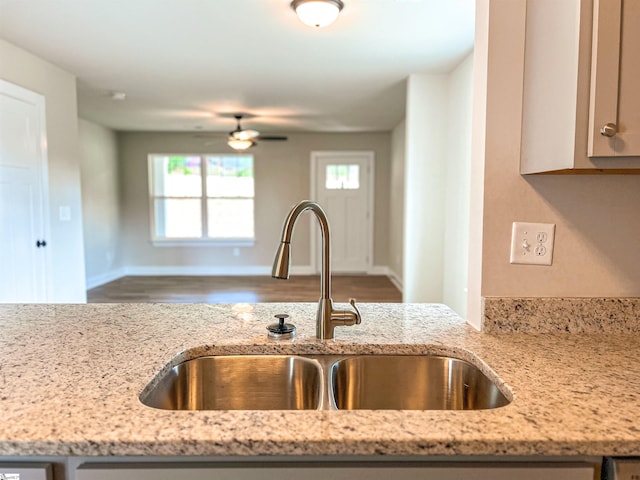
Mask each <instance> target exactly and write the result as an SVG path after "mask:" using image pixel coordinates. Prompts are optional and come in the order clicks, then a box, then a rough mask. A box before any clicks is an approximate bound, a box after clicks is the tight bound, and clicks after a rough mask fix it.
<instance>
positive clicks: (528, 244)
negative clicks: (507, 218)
mask: <svg viewBox="0 0 640 480" xmlns="http://www.w3.org/2000/svg"><path fill="white" fill-rule="evenodd" d="M555 231H556V225H555V223H525V222H513V227H512V229H511V263H518V264H525V265H551V264H552V263H553V240H554V238H555Z"/></svg>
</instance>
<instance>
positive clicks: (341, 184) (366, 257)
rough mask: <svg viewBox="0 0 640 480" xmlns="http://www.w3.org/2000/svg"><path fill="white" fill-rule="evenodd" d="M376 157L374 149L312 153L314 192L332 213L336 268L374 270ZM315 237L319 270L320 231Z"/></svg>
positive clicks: (332, 245)
mask: <svg viewBox="0 0 640 480" xmlns="http://www.w3.org/2000/svg"><path fill="white" fill-rule="evenodd" d="M373 158H374V157H373V152H312V154H311V170H312V172H313V174H312V196H313V197H314V199H315V200H316V201H317V202H318V203H320V205H321V206H322V207H323V208H324V210H325V211H326V212H327V216H328V217H329V224H330V227H331V269H332V271H333V272H367V271H369V270H371V265H372V260H373V258H372V256H373V193H374V192H373ZM314 228H316V226H315V222H314ZM316 232H317V230H316ZM312 238H313V239H314V241H312V242H311V246H312V248H313V249H314V251H313V252H312V255H315V259H316V261H315V265H316V270H318V269H319V268H320V265H321V251H320V250H321V249H320V248H319V247H318V244H319V233H314V234H313V236H312Z"/></svg>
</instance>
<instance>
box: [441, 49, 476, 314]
mask: <svg viewBox="0 0 640 480" xmlns="http://www.w3.org/2000/svg"><path fill="white" fill-rule="evenodd" d="M472 106H473V54H470V55H468V56H467V57H466V58H465V59H464V60H463V61H462V62H461V63H460V65H458V67H456V68H455V69H454V70H453V71H452V72H451V73H450V74H449V78H448V105H447V117H446V126H445V128H446V142H447V145H446V161H445V167H446V190H445V227H444V253H443V257H444V258H443V261H444V271H443V275H444V276H443V280H442V282H443V292H442V301H443V303H445V304H447V305H448V306H449V307H451V308H452V309H453V310H454V311H455V312H456V313H458V315H460V316H462V317H465V316H466V314H467V292H468V286H467V279H468V267H469V261H468V260H469V259H468V248H469V208H470V191H471V124H472V121H471V119H472Z"/></svg>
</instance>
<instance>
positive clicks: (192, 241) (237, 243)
mask: <svg viewBox="0 0 640 480" xmlns="http://www.w3.org/2000/svg"><path fill="white" fill-rule="evenodd" d="M157 157H199V158H200V181H201V185H202V188H201V194H200V196H199V197H198V196H193V197H172V196H165V195H156V194H155V178H154V174H155V168H156V167H155V158H157ZM207 157H251V166H252V169H253V179H254V191H253V196H252V197H211V196H209V195H208V194H207V193H208V192H207V166H206V164H207ZM147 180H148V181H147V187H148V189H147V190H148V199H149V206H148V211H149V227H150V239H151V243H152V245H153V246H156V247H187V246H188V247H197V246H230V247H250V246H253V245H255V242H256V231H255V224H256V215H255V205H256V201H255V199H256V192H255V156H254V155H252V154H248V153H150V154H148V155H147ZM184 198H191V199H194V200H195V199H199V200H200V216H201V219H202V220H201V221H202V236H201V237H162V236H158V235H156V232H157V229H156V200H157V199H184ZM211 198H230V199H231V198H242V199H251V201H252V202H253V207H254V211H253V218H252V219H251V221H252V223H253V237H251V238H246V237H238V238H210V237H208V236H207V235H208V233H209V232H208V227H209V225H208V205H207V204H208V200H209V199H211Z"/></svg>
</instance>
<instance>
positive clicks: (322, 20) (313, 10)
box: [291, 0, 344, 28]
mask: <svg viewBox="0 0 640 480" xmlns="http://www.w3.org/2000/svg"><path fill="white" fill-rule="evenodd" d="M343 7H344V3H343V2H342V0H293V1H292V2H291V8H293V9H294V10H295V12H296V13H297V14H298V18H299V19H300V20H301V21H302V23H304V24H305V25H309V26H310V27H318V28H322V27H326V26H327V25H331V24H332V23H333V22H335V21H336V18H338V14H339V13H340V10H342V8H343Z"/></svg>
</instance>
